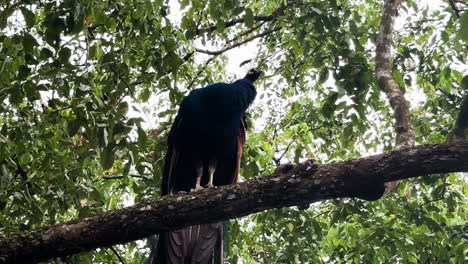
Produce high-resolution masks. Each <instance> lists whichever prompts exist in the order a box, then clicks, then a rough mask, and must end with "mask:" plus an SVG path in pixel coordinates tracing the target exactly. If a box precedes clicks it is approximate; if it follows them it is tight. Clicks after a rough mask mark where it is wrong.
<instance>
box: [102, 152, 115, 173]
mask: <svg viewBox="0 0 468 264" xmlns="http://www.w3.org/2000/svg"><path fill="white" fill-rule="evenodd" d="M101 155H102V156H101V166H102V168H103V169H104V170H108V169H110V168H112V165H114V159H115V156H114V151H113V148H112V147H106V148H104V150H103V151H102V154H101Z"/></svg>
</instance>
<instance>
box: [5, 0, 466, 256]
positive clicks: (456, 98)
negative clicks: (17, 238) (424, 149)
mask: <svg viewBox="0 0 468 264" xmlns="http://www.w3.org/2000/svg"><path fill="white" fill-rule="evenodd" d="M381 2H382V1H380V0H373V1H341V0H331V1H319V0H315V1H314V0H298V1H283V0H273V1H255V0H245V1H234V0H209V1H207V2H206V1H201V0H192V1H188V0H182V1H179V3H180V5H181V8H182V11H179V13H178V14H179V16H175V15H174V14H175V11H176V10H174V7H175V5H174V4H171V5H170V4H169V3H168V2H167V1H162V0H155V1H149V0H132V1H123V0H120V1H93V0H80V1H71V0H62V1H55V0H54V1H51V0H43V1H33V0H29V1H2V4H0V28H1V32H2V33H1V34H0V210H1V213H0V234H1V235H8V234H10V233H12V232H22V231H25V230H30V229H32V228H36V227H39V226H43V225H50V224H54V223H59V222H63V221H66V220H69V219H75V218H81V217H86V216H90V215H94V214H96V213H98V212H103V211H109V210H113V209H115V208H121V207H123V206H124V205H128V204H130V203H132V202H133V201H135V202H138V201H141V200H142V199H144V198H148V197H158V195H159V194H158V193H159V187H158V186H159V183H160V177H161V169H162V164H163V159H162V158H163V155H164V152H165V148H166V145H165V139H166V135H167V133H168V129H169V127H170V122H171V120H172V118H173V117H174V114H175V112H176V109H177V105H178V104H179V103H180V101H181V99H182V98H183V96H184V95H185V94H186V93H188V91H189V90H190V89H193V88H195V87H201V86H203V85H206V84H208V83H211V82H215V81H232V80H234V79H235V78H236V77H235V76H233V75H232V74H228V72H242V71H241V70H239V69H226V68H225V65H226V62H227V59H228V58H227V57H226V55H225V54H224V53H221V54H219V55H206V54H203V56H201V54H202V53H201V52H200V51H197V50H196V49H195V47H197V48H202V49H208V50H213V51H216V50H220V49H226V48H229V47H231V46H233V45H238V44H240V43H243V41H245V42H249V40H250V39H253V37H255V36H257V35H258V34H261V33H263V32H266V33H265V34H263V35H262V36H261V37H257V38H255V41H258V42H256V43H257V44H256V45H255V47H256V48H255V51H254V52H249V53H245V54H243V53H242V52H246V50H241V51H239V52H240V53H238V56H245V60H247V59H252V60H253V63H254V64H260V65H261V66H262V69H263V70H265V71H266V75H267V77H266V78H264V79H262V80H261V81H260V82H259V84H258V85H257V88H258V90H259V96H258V98H257V102H256V103H255V104H254V105H253V107H252V108H251V110H250V116H249V123H250V124H251V125H250V129H249V131H248V141H247V145H246V147H245V149H244V156H243V159H242V171H241V175H242V176H243V178H244V179H249V178H253V177H260V176H261V175H268V174H269V173H271V172H272V171H273V170H274V168H275V166H276V165H277V164H279V163H284V162H288V161H291V162H297V161H300V160H302V159H305V158H315V159H316V160H318V161H319V162H320V163H327V162H331V161H341V160H347V159H351V158H356V157H360V156H362V155H366V154H370V153H380V152H382V151H387V150H391V149H393V148H394V137H395V134H394V133H395V132H394V128H393V125H392V124H393V116H392V111H391V110H390V107H389V104H388V102H387V100H386V97H385V95H384V94H383V93H382V92H380V91H379V90H378V88H377V86H376V83H375V81H374V76H373V69H374V61H373V58H374V56H375V53H374V52H375V40H376V34H377V32H378V25H379V20H380V15H381V12H382V3H381ZM423 2H424V1H423ZM427 2H429V1H427ZM430 2H432V1H430ZM206 3H207V4H206ZM440 3H441V4H440V6H439V5H438V4H433V6H435V7H436V8H431V9H429V8H427V7H425V6H424V5H421V4H419V3H418V2H414V1H411V0H410V1H407V2H406V3H404V6H403V8H402V10H401V11H400V19H399V22H398V23H397V29H396V32H395V34H394V45H395V49H394V51H395V52H394V66H393V76H394V78H395V79H396V81H397V82H398V84H399V85H400V87H401V88H402V89H404V90H405V91H406V97H407V99H408V100H409V101H410V102H411V113H412V115H413V116H412V117H413V121H412V123H413V126H414V129H415V133H416V140H417V144H426V143H440V142H443V141H445V140H446V138H447V135H448V133H449V131H450V129H451V128H452V126H453V124H454V120H455V118H456V115H457V113H458V110H459V109H458V108H459V105H460V103H461V100H462V97H463V96H464V95H465V94H466V93H467V89H468V77H466V76H465V77H464V76H463V75H464V74H466V73H467V72H468V70H467V66H466V58H467V55H468V54H467V43H468V42H467V41H468V12H467V11H465V12H461V18H459V17H458V16H456V15H455V13H454V11H453V9H452V8H451V7H450V5H449V3H448V1H445V2H442V1H441V2H440ZM460 6H463V4H459V7H460ZM464 8H465V9H466V8H467V6H466V5H465V6H464ZM272 14H273V15H272ZM270 15H272V17H274V19H267V18H266V17H267V16H270ZM239 18H241V19H242V20H241V21H239V23H235V24H234V25H230V24H229V25H226V22H228V21H232V20H234V19H239ZM213 25H214V27H211V26H213ZM226 26H227V27H226ZM210 27H211V28H210ZM203 29H205V30H203ZM206 29H208V30H206ZM206 31H208V33H206ZM250 45H252V44H250ZM239 54H240V55H239ZM237 77H239V76H237ZM130 116H133V118H131V117H130ZM135 116H136V118H134V117H135ZM145 120H146V121H148V120H151V123H150V122H145ZM466 179H467V176H466V175H465V176H463V174H457V173H455V174H450V175H434V176H431V177H426V178H424V179H416V180H409V181H405V182H404V183H403V184H401V185H400V186H399V187H398V189H397V190H396V191H395V192H394V193H391V194H389V195H387V196H385V197H384V198H383V199H381V200H380V201H377V202H363V201H360V200H356V199H341V200H333V201H327V202H323V203H319V204H313V205H312V206H311V207H310V208H309V209H307V210H298V209H297V208H285V209H280V210H272V211H268V212H263V213H257V214H254V215H251V216H248V217H244V218H241V219H237V220H235V221H231V222H230V242H229V255H230V258H229V260H230V262H231V263H236V262H237V261H238V260H243V263H294V262H295V263H466V262H464V261H467V259H466V256H467V255H468V243H467V239H468V235H467V233H468V227H467V220H468V219H467V218H468V203H467V194H468V184H467V183H466ZM278 195H280V194H278ZM116 253H117V254H118V255H119V256H120V257H121V258H122V259H124V262H125V263H141V262H143V260H144V259H145V258H146V257H147V255H148V254H149V251H148V246H147V244H146V242H145V241H142V242H134V243H129V244H127V245H123V246H115V247H113V249H101V250H96V251H94V252H90V253H86V254H81V255H78V256H73V257H70V258H69V259H66V260H64V261H66V262H67V263H112V262H116V263H120V260H119V259H118V258H117V254H116ZM55 262H56V263H61V260H56V261H55Z"/></svg>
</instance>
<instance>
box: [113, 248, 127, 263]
mask: <svg viewBox="0 0 468 264" xmlns="http://www.w3.org/2000/svg"><path fill="white" fill-rule="evenodd" d="M110 250H111V251H112V252H114V255H116V256H117V258H118V259H119V261H120V263H122V264H125V261H124V260H123V259H122V257H121V256H120V255H119V252H117V250H115V248H114V247H110Z"/></svg>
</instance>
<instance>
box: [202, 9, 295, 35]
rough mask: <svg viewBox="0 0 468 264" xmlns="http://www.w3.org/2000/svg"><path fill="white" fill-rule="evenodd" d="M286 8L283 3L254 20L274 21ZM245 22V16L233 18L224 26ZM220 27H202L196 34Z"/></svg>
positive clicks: (209, 31) (255, 17)
mask: <svg viewBox="0 0 468 264" xmlns="http://www.w3.org/2000/svg"><path fill="white" fill-rule="evenodd" d="M288 4H293V3H292V2H291V3H288ZM285 8H286V6H285V5H281V6H280V7H278V8H277V9H276V10H275V11H273V12H272V13H271V15H269V16H254V17H253V20H254V21H255V22H269V21H273V20H275V19H276V18H277V17H279V16H281V15H282V14H283V12H284V9H285ZM244 22H245V19H244V18H238V19H233V20H231V21H228V22H226V23H225V24H224V28H228V27H233V26H235V25H237V24H241V23H244ZM217 28H218V27H217V26H216V25H211V26H209V27H207V28H201V29H197V32H196V34H197V35H201V34H205V33H211V32H213V31H215V30H216V29H217Z"/></svg>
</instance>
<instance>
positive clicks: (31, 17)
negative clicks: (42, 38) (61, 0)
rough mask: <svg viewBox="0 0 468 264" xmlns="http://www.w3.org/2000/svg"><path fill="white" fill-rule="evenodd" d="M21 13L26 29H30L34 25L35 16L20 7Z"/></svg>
mask: <svg viewBox="0 0 468 264" xmlns="http://www.w3.org/2000/svg"><path fill="white" fill-rule="evenodd" d="M21 13H23V17H24V21H25V22H26V27H27V28H32V27H33V26H34V24H35V23H36V15H34V13H33V12H32V11H31V10H29V9H27V8H26V7H21Z"/></svg>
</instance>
